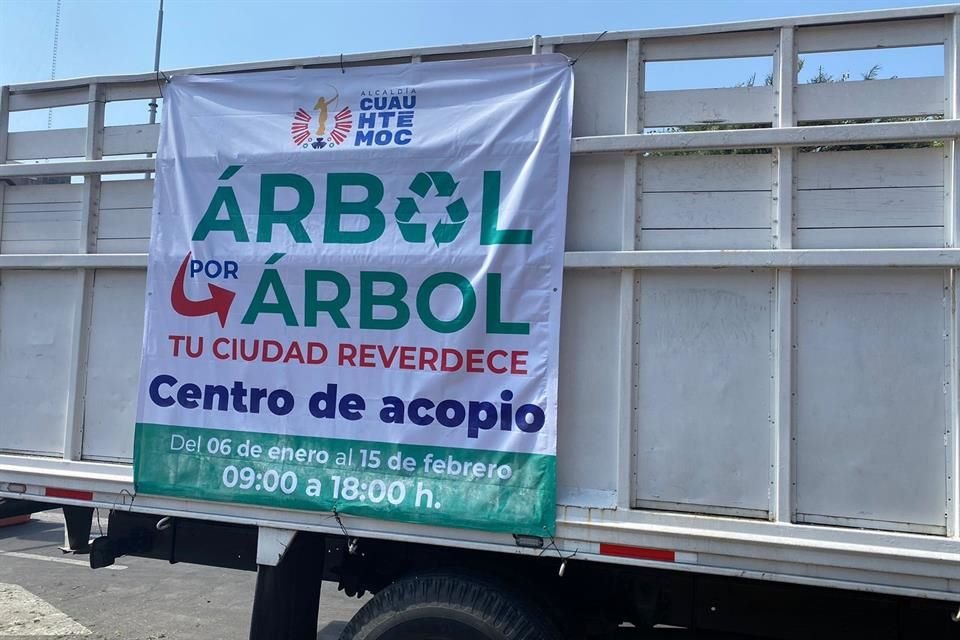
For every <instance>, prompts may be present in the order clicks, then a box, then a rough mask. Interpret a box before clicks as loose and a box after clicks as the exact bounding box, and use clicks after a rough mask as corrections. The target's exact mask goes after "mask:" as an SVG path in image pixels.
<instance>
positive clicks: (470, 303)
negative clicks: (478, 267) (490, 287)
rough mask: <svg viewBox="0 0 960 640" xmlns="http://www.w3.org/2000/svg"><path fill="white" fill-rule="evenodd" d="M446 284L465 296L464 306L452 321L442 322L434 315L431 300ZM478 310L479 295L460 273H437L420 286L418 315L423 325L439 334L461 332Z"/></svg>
mask: <svg viewBox="0 0 960 640" xmlns="http://www.w3.org/2000/svg"><path fill="white" fill-rule="evenodd" d="M445 284H449V285H453V286H455V287H456V288H457V289H459V290H460V295H461V296H463V305H461V307H460V311H459V312H458V313H457V315H456V316H455V317H454V318H451V319H450V320H440V319H439V318H437V317H436V316H435V315H434V314H433V309H431V308H430V298H431V296H432V295H433V292H434V291H435V290H436V289H437V287H441V286H443V285H445ZM476 310H477V294H476V292H475V291H474V290H473V286H472V285H471V284H470V280H468V279H467V278H464V277H463V276H462V275H460V274H459V273H451V272H449V271H441V272H440V273H435V274H433V275H432V276H430V277H429V278H427V279H426V280H424V281H423V284H422V285H420V290H419V291H417V313H418V314H420V319H421V320H422V321H423V324H425V325H427V327H428V328H429V329H433V330H434V331H436V332H437V333H454V332H456V331H460V330H461V329H463V328H464V327H466V326H467V325H468V324H469V323H470V320H472V319H473V314H474V312H476Z"/></svg>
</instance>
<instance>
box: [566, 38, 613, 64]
mask: <svg viewBox="0 0 960 640" xmlns="http://www.w3.org/2000/svg"><path fill="white" fill-rule="evenodd" d="M605 35H607V31H606V30H604V32H603V33H601V34H600V35H598V36H597V37H596V38H594V39H593V42H591V43H590V44H589V45H587V48H586V49H584V50H583V53H581V54H580V55H578V56H577V57H576V58H574V59H573V60H571V61H570V66H571V67H572V66H573V65H575V64H577V61H578V60H579V59H580V58H582V57H583V56H585V55H587V52H589V51H590V49H593V45H595V44H597V43H598V42H600V38H602V37H603V36H605Z"/></svg>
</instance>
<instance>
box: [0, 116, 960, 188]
mask: <svg viewBox="0 0 960 640" xmlns="http://www.w3.org/2000/svg"><path fill="white" fill-rule="evenodd" d="M957 137H960V120H923V121H918V122H890V123H871V124H840V125H820V126H811V127H784V128H780V129H730V130H724V131H695V132H689V133H640V134H631V135H619V136H590V137H583V138H574V139H573V146H572V152H573V153H574V154H578V155H579V154H590V153H644V152H650V151H690V150H706V149H755V148H764V147H805V146H819V145H840V144H842V145H849V144H866V143H881V142H913V141H917V140H943V139H949V138H957ZM154 169H155V165H154V160H153V159H152V158H135V159H108V160H77V161H66V162H45V163H35V164H0V178H26V177H41V176H63V175H88V174H89V175H98V174H99V175H104V174H112V173H142V172H150V171H154Z"/></svg>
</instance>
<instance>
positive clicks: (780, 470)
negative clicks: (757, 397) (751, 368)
mask: <svg viewBox="0 0 960 640" xmlns="http://www.w3.org/2000/svg"><path fill="white" fill-rule="evenodd" d="M774 60H775V67H774V86H775V90H776V96H777V101H776V111H775V113H774V121H773V125H774V126H775V127H792V126H795V125H796V120H795V116H794V112H793V93H794V87H795V85H796V81H797V49H796V43H795V41H794V29H793V27H783V28H781V29H780V42H779V44H778V46H777V50H776V52H775V55H774ZM773 154H774V166H773V173H774V175H773V193H772V197H773V207H772V219H771V224H772V226H771V232H772V246H773V248H774V249H791V248H793V188H794V184H793V183H794V180H793V174H794V160H795V154H796V152H795V151H794V150H793V149H792V148H791V147H778V148H776V149H774V150H773ZM775 292H776V295H775V300H776V304H775V306H774V312H773V336H774V341H773V351H774V358H773V385H772V386H773V416H771V423H772V426H773V434H772V438H771V458H770V486H771V491H770V519H771V520H775V521H777V522H789V521H790V519H791V517H792V513H793V451H794V447H793V438H794V435H793V420H792V418H793V411H792V406H793V357H792V356H793V273H792V271H791V270H790V269H777V271H776V285H775Z"/></svg>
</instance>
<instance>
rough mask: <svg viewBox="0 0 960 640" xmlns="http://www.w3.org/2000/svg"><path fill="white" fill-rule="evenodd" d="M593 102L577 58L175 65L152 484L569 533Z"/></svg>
mask: <svg viewBox="0 0 960 640" xmlns="http://www.w3.org/2000/svg"><path fill="white" fill-rule="evenodd" d="M572 94H573V76H572V71H571V68H570V66H569V64H568V61H567V59H566V58H565V57H563V56H559V55H543V56H517V57H504V58H494V59H487V60H476V61H457V62H435V63H424V64H410V65H396V66H387V67H365V68H350V69H347V70H346V72H345V73H343V72H341V70H340V69H336V70H303V69H301V70H291V71H271V72H263V73H244V74H234V75H211V76H183V77H176V78H174V79H173V80H172V81H171V83H170V84H169V85H168V86H167V87H166V89H165V91H164V112H163V119H162V123H161V134H160V145H159V150H158V153H157V169H156V189H155V195H154V205H153V221H152V225H153V226H152V236H151V242H150V258H149V269H148V282H147V304H146V329H145V336H144V347H143V360H142V365H141V378H140V397H139V410H138V417H137V425H136V440H135V442H136V446H135V455H134V458H135V460H134V463H135V482H136V488H137V491H138V492H140V493H145V494H154V495H166V496H176V497H184V498H193V499H199V500H209V501H222V502H233V503H246V504H255V505H263V506H268V507H279V508H290V509H306V510H321V511H336V512H338V513H344V514H356V515H361V516H369V517H373V518H386V519H394V520H402V521H408V522H418V523H427V524H435V525H446V526H455V527H467V528H475V529H484V530H493V531H504V532H513V533H525V534H534V535H544V534H552V533H553V530H554V519H555V515H554V510H555V506H554V505H555V491H556V489H555V485H556V482H555V480H556V460H555V456H556V424H557V369H558V346H559V332H560V298H561V285H562V268H563V246H564V227H565V211H566V201H567V181H568V172H569V162H570V135H571V123H570V119H571V108H572V107H571V105H572Z"/></svg>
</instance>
